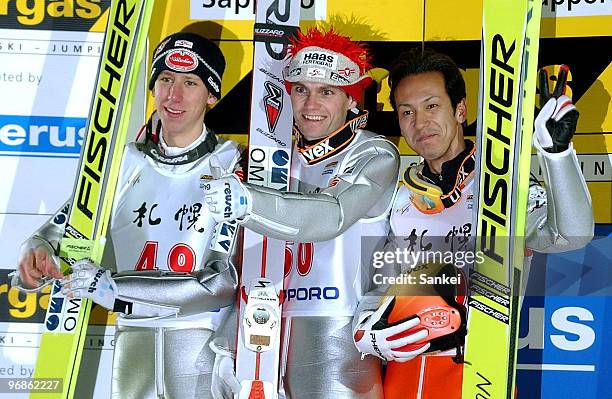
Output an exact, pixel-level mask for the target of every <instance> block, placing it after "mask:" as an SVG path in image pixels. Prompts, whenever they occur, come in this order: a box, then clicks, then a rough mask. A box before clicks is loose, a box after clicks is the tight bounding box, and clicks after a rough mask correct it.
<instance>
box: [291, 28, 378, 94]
mask: <svg viewBox="0 0 612 399" xmlns="http://www.w3.org/2000/svg"><path fill="white" fill-rule="evenodd" d="M288 54H289V56H290V62H289V65H288V67H287V70H286V71H285V72H286V73H285V86H286V87H287V90H288V91H289V92H291V85H292V83H295V82H300V81H309V82H316V83H324V84H329V85H333V86H338V87H340V88H341V89H343V90H344V91H345V92H346V93H347V94H348V95H350V96H351V97H353V99H354V100H356V101H359V100H360V99H361V97H362V94H363V89H364V88H365V87H367V86H368V85H369V84H370V83H371V81H372V79H371V78H370V76H368V75H367V73H366V71H367V70H368V69H369V68H370V61H371V57H370V55H369V54H368V49H367V46H366V45H365V44H363V43H359V42H355V41H352V40H351V39H350V38H349V37H347V36H343V35H340V34H339V33H337V32H336V31H335V30H334V29H333V28H330V29H329V30H328V31H327V32H325V31H320V30H319V29H317V28H310V29H308V31H307V32H306V34H304V33H301V32H298V34H297V37H295V38H293V39H292V40H291V46H290V47H289V50H288Z"/></svg>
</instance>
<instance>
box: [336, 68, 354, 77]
mask: <svg viewBox="0 0 612 399" xmlns="http://www.w3.org/2000/svg"><path fill="white" fill-rule="evenodd" d="M338 73H339V74H340V75H342V76H346V77H347V78H348V77H350V76H351V75H352V74H354V73H355V69H354V68H349V67H344V68H340V69H338Z"/></svg>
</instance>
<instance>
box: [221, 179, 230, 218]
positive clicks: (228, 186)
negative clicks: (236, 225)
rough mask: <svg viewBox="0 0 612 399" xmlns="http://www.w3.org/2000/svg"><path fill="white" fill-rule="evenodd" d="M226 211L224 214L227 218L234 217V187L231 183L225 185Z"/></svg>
mask: <svg viewBox="0 0 612 399" xmlns="http://www.w3.org/2000/svg"><path fill="white" fill-rule="evenodd" d="M224 186H225V190H224V191H223V192H224V193H225V209H224V212H223V216H224V217H226V218H231V217H232V186H230V184H229V183H225V184H224Z"/></svg>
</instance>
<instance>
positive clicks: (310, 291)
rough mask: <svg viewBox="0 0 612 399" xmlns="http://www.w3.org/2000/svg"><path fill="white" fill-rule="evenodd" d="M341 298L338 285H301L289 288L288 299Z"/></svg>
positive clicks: (318, 299) (319, 299)
mask: <svg viewBox="0 0 612 399" xmlns="http://www.w3.org/2000/svg"><path fill="white" fill-rule="evenodd" d="M338 298H340V290H339V289H338V287H308V288H306V287H299V288H289V289H288V290H287V301H288V302H289V301H291V300H294V301H295V300H297V301H313V300H317V301H321V300H335V299H338Z"/></svg>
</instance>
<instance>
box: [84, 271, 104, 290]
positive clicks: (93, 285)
mask: <svg viewBox="0 0 612 399" xmlns="http://www.w3.org/2000/svg"><path fill="white" fill-rule="evenodd" d="M104 273H106V271H105V270H104V269H100V270H98V272H97V273H96V275H95V276H94V278H93V281H92V282H91V284H89V288H88V289H87V292H89V293H90V294H93V293H94V292H96V286H97V285H98V282H99V281H100V277H102V275H103V274H104Z"/></svg>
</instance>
